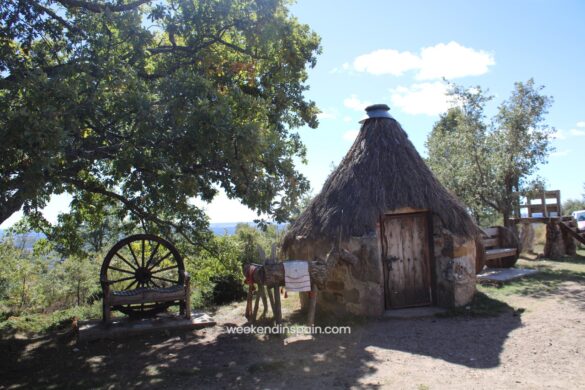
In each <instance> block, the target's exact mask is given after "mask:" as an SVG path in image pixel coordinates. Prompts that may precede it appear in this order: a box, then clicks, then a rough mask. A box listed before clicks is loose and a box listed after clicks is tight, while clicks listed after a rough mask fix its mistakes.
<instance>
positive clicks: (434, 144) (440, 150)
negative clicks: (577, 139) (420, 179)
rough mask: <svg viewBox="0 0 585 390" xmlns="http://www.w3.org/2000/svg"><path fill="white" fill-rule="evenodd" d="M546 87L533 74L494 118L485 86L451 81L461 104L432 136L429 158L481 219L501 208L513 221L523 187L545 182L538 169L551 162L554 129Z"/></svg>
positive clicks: (516, 86)
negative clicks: (548, 117) (548, 120)
mask: <svg viewBox="0 0 585 390" xmlns="http://www.w3.org/2000/svg"><path fill="white" fill-rule="evenodd" d="M542 89H543V87H542V86H536V85H535V84H534V81H533V80H532V79H530V80H528V81H527V82H525V83H522V82H518V83H515V84H514V90H513V91H512V94H511V96H510V97H509V98H508V99H506V100H504V101H503V102H502V103H501V104H500V105H499V106H498V110H497V114H496V115H495V116H494V117H493V118H492V119H491V121H489V122H488V121H487V120H486V117H485V113H484V110H485V106H486V104H487V103H488V102H489V101H490V100H492V99H493V97H492V96H489V95H488V94H487V93H486V92H485V91H484V90H482V89H481V88H480V87H474V88H464V87H461V86H458V85H451V88H450V96H451V97H452V98H453V101H454V103H455V105H454V107H453V108H451V109H449V110H448V112H447V113H445V114H443V115H441V117H440V119H439V121H438V122H437V123H436V124H435V126H434V127H433V130H432V132H431V134H430V135H429V137H428V139H427V142H426V146H427V148H428V152H429V157H428V163H429V165H430V167H431V169H432V170H433V172H434V173H435V174H436V175H437V177H438V178H439V180H441V182H442V183H444V184H445V185H446V186H447V187H448V188H449V189H450V190H451V191H453V192H454V193H455V194H456V195H457V196H459V197H460V198H461V199H462V201H463V202H465V203H466V204H467V206H468V207H469V208H470V210H471V212H472V213H473V214H474V216H475V217H476V219H477V220H478V222H480V223H481V222H487V221H489V220H490V219H491V218H490V217H491V216H492V214H493V213H497V214H498V215H499V216H501V217H502V218H503V221H504V224H508V223H509V218H510V217H511V215H512V210H513V209H514V205H515V204H517V201H518V193H523V192H526V191H529V190H531V189H533V188H534V186H535V185H537V184H538V185H541V182H540V181H539V180H535V173H536V172H537V169H538V165H539V164H541V163H545V162H546V158H547V156H548V154H549V152H550V150H551V146H550V139H551V138H550V137H551V134H552V131H553V129H552V128H550V127H549V126H548V125H547V124H546V123H545V115H546V114H547V112H548V108H549V107H550V105H551V104H552V98H551V97H549V96H546V95H544V94H542Z"/></svg>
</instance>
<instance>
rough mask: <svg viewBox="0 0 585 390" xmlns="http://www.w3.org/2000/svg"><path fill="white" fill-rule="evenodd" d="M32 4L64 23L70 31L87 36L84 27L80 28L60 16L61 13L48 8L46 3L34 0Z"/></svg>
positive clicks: (61, 23)
mask: <svg viewBox="0 0 585 390" xmlns="http://www.w3.org/2000/svg"><path fill="white" fill-rule="evenodd" d="M31 4H32V5H33V7H35V8H37V9H39V10H41V11H42V12H44V13H46V14H47V15H49V16H50V17H51V18H53V19H54V20H56V21H57V22H58V23H59V24H60V25H62V26H63V27H65V28H66V29H68V30H69V31H72V32H76V33H78V34H81V35H83V36H85V33H84V31H83V30H82V29H80V28H79V27H77V26H74V25H72V24H71V23H69V22H68V21H67V20H65V19H63V18H62V17H60V16H59V15H57V13H55V11H53V10H52V9H50V8H47V7H45V6H44V5H42V4H39V3H37V2H36V1H32V2H31Z"/></svg>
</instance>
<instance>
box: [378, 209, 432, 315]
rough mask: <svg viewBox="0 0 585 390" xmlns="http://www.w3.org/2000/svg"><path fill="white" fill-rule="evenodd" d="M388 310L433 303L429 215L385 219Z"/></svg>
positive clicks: (384, 238)
mask: <svg viewBox="0 0 585 390" xmlns="http://www.w3.org/2000/svg"><path fill="white" fill-rule="evenodd" d="M380 227H381V229H380V233H381V239H382V262H383V265H384V267H383V269H384V285H385V286H384V290H385V302H386V309H394V308H399V307H408V306H424V305H430V304H431V303H432V292H431V267H430V250H429V233H428V215H427V213H415V214H395V215H385V216H383V217H382V224H381V226H380Z"/></svg>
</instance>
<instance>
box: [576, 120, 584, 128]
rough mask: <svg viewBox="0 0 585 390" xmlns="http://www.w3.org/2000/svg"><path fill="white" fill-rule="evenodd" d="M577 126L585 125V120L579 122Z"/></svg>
mask: <svg viewBox="0 0 585 390" xmlns="http://www.w3.org/2000/svg"><path fill="white" fill-rule="evenodd" d="M577 127H585V121H580V122H577Z"/></svg>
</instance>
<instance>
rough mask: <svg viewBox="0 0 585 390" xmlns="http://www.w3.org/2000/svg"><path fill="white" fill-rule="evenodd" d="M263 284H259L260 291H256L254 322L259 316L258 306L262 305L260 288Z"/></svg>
mask: <svg viewBox="0 0 585 390" xmlns="http://www.w3.org/2000/svg"><path fill="white" fill-rule="evenodd" d="M261 286H262V285H258V291H257V292H256V300H255V301H254V311H253V313H252V322H256V318H257V316H258V306H260V289H261V288H262V287H261Z"/></svg>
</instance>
